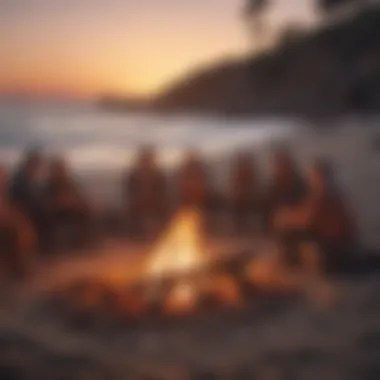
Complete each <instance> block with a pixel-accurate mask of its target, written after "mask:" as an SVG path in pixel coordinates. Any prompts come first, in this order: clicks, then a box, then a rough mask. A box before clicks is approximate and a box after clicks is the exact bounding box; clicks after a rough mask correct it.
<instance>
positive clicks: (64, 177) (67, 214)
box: [45, 158, 93, 248]
mask: <svg viewBox="0 0 380 380" xmlns="http://www.w3.org/2000/svg"><path fill="white" fill-rule="evenodd" d="M45 205H46V210H47V215H48V220H49V222H50V226H51V230H50V239H51V240H50V241H51V243H52V244H53V246H54V245H55V243H56V239H57V235H58V234H59V235H61V234H64V233H66V232H67V233H68V235H66V236H65V238H67V239H68V241H65V243H69V244H70V246H71V244H72V245H73V246H74V247H82V246H84V245H85V244H86V243H88V242H89V239H90V233H91V229H92V227H93V226H92V223H93V220H92V210H91V207H90V203H89V200H88V199H87V198H86V196H85V195H84V194H83V193H82V191H81V190H80V189H79V186H78V184H77V183H76V181H75V180H74V178H73V177H72V175H71V173H70V172H69V169H68V167H67V164H66V162H65V161H64V160H63V159H60V158H56V159H54V160H53V161H52V163H51V165H50V168H49V173H48V178H47V184H46V189H45ZM55 248H57V247H55ZM59 248H60V247H59Z"/></svg>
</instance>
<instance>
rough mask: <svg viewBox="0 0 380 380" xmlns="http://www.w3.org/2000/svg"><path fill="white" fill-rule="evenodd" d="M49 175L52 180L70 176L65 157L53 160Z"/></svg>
mask: <svg viewBox="0 0 380 380" xmlns="http://www.w3.org/2000/svg"><path fill="white" fill-rule="evenodd" d="M49 177H50V179H51V180H63V179H66V178H68V177H69V169H68V166H67V163H66V161H65V160H64V159H63V158H61V157H56V158H54V159H53V160H52V161H51V163H50V170H49Z"/></svg>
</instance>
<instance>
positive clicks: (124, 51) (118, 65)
mask: <svg viewBox="0 0 380 380" xmlns="http://www.w3.org/2000/svg"><path fill="white" fill-rule="evenodd" d="M272 1H273V2H274V5H273V12H271V15H270V25H273V26H276V27H278V26H280V25H284V24H285V23H287V22H296V23H299V22H306V23H309V22H312V21H313V19H314V18H315V16H314V14H313V7H312V0H272ZM242 2H243V1H242V0H187V1H186V0H0V93H30V94H38V95H67V96H74V97H93V96H97V95H99V94H107V93H115V94H133V95H141V96H146V95H152V94H155V93H157V92H158V91H160V90H161V89H163V88H164V87H165V86H167V85H168V84H169V83H170V82H171V81H173V80H174V79H176V78H178V77H180V76H181V75H184V74H185V73H186V72H188V71H190V70H193V69H194V68H197V67H199V66H202V65H205V64H210V63H212V62H214V61H217V60H220V59H223V58H226V57H231V56H239V55H241V54H246V53H247V51H248V49H251V48H252V47H253V48H254V44H253V43H252V41H251V40H249V38H248V33H247V30H246V25H244V22H243V19H242V17H241V5H242Z"/></svg>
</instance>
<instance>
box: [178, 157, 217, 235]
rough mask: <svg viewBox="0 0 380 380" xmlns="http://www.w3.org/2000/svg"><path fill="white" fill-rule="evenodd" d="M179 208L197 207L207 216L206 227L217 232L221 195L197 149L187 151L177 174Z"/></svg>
mask: <svg viewBox="0 0 380 380" xmlns="http://www.w3.org/2000/svg"><path fill="white" fill-rule="evenodd" d="M177 197H178V206H179V208H180V209H181V208H184V207H195V208H197V209H198V210H199V211H201V212H202V213H203V214H204V216H205V223H206V227H205V228H206V229H207V230H208V232H209V233H214V232H216V231H215V230H216V227H217V226H216V224H217V220H216V219H217V216H218V215H217V211H218V206H219V203H220V200H219V196H218V194H217V193H216V191H215V189H214V188H213V185H212V183H211V180H210V176H209V173H208V171H207V168H206V165H205V164H204V163H203V162H202V159H201V157H200V156H199V155H198V153H197V152H195V151H188V152H187V153H186V156H185V159H184V162H183V164H182V166H181V167H180V168H179V171H178V175H177Z"/></svg>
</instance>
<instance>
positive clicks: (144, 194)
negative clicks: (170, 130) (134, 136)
mask: <svg viewBox="0 0 380 380" xmlns="http://www.w3.org/2000/svg"><path fill="white" fill-rule="evenodd" d="M167 191H168V189H167V181H166V178H165V174H164V173H163V172H162V171H161V169H160V168H159V167H158V165H157V162H156V155H155V152H154V150H153V149H151V148H144V149H142V150H141V151H140V152H139V153H138V155H137V160H136V163H135V165H134V167H133V168H132V171H131V172H130V173H127V174H126V175H125V176H124V178H123V198H124V202H125V205H126V209H127V210H128V216H129V221H130V227H131V229H130V230H131V232H132V233H133V234H134V235H135V236H140V237H141V236H143V235H144V236H146V235H150V232H151V231H154V232H156V231H157V230H158V229H159V228H160V226H161V225H162V223H163V222H164V221H165V220H166V216H167V214H168V213H169V210H168V207H169V206H168V199H167V198H168V194H167Z"/></svg>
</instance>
